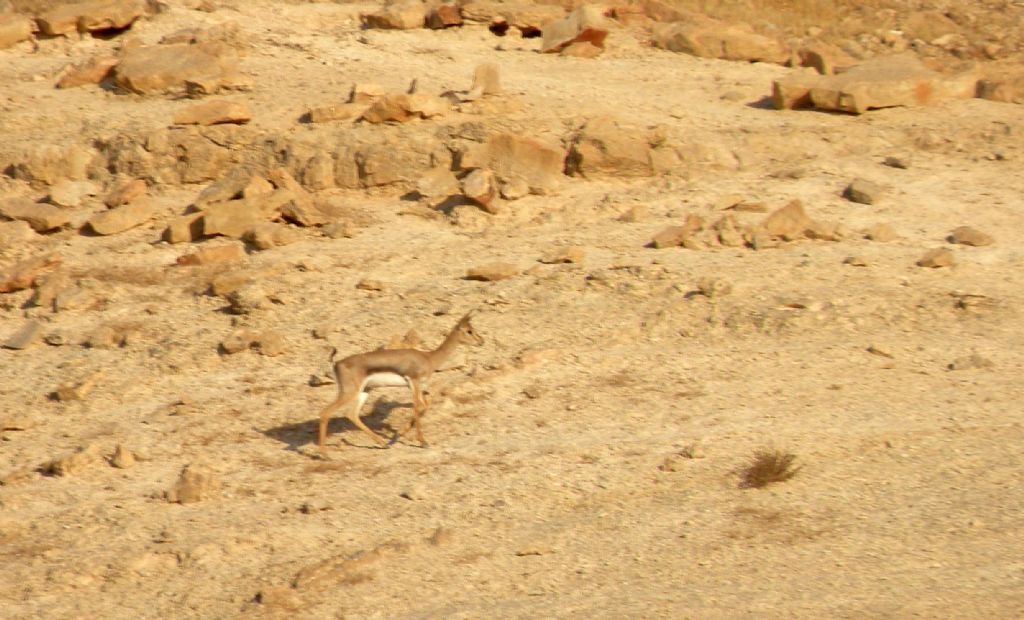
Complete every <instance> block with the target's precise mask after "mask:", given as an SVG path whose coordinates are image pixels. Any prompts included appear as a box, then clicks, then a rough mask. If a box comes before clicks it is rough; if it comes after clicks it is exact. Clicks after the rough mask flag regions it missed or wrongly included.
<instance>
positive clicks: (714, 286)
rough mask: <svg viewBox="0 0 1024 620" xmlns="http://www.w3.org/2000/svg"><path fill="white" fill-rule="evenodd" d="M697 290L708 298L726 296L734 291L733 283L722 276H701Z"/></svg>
mask: <svg viewBox="0 0 1024 620" xmlns="http://www.w3.org/2000/svg"><path fill="white" fill-rule="evenodd" d="M697 292H699V293H700V294H701V295H703V296H705V297H707V298H708V299H716V298H718V297H725V296H726V295H728V294H729V293H731V292H732V284H731V283H729V282H728V281H727V280H723V279H721V278H701V279H700V280H698V281H697Z"/></svg>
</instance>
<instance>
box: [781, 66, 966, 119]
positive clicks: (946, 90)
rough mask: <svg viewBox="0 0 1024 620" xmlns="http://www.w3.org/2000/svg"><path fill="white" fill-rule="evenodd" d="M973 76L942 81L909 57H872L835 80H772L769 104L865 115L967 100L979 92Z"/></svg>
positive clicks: (801, 75) (811, 76)
mask: <svg viewBox="0 0 1024 620" xmlns="http://www.w3.org/2000/svg"><path fill="white" fill-rule="evenodd" d="M977 83H978V77H977V75H976V74H975V73H974V72H973V71H968V72H964V73H960V74H957V75H953V76H943V75H941V74H939V73H936V72H935V71H932V70H930V69H928V68H927V67H925V66H924V65H923V64H922V63H921V61H920V60H918V59H917V58H916V57H915V56H913V55H910V54H898V55H895V56H886V57H882V58H873V59H871V60H868V61H866V62H863V63H861V64H859V65H856V66H854V67H852V68H851V69H850V70H849V71H846V72H844V73H841V74H839V75H817V74H812V73H795V74H793V75H790V76H787V77H784V78H782V79H779V80H775V82H774V83H773V84H772V100H773V103H774V104H775V107H776V108H777V109H779V110H785V109H797V108H816V109H819V110H832V111H837V112H851V113H854V114H863V113H864V112H867V111H868V110H873V109H878V108H891V107H896V106H923V105H932V104H935V103H938V102H940V101H945V100H948V99H969V98H971V97H974V96H975V94H976V91H977Z"/></svg>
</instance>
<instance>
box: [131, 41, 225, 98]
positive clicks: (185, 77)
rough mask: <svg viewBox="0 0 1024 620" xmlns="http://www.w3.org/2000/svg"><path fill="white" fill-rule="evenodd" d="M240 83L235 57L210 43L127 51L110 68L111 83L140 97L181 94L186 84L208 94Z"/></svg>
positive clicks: (145, 47)
mask: <svg viewBox="0 0 1024 620" xmlns="http://www.w3.org/2000/svg"><path fill="white" fill-rule="evenodd" d="M240 82H241V78H240V75H239V73H238V68H237V59H236V57H235V55H234V54H233V53H230V51H229V50H227V49H226V48H225V46H223V45H217V44H213V43H200V44H197V45H187V44H174V45H151V46H144V47H137V48H131V49H129V50H128V51H126V52H125V53H124V56H123V57H122V58H121V62H120V63H118V65H117V67H115V68H114V83H115V84H116V85H117V86H119V87H121V88H124V89H126V90H130V91H131V92H133V93H138V94H140V95H151V94H159V93H175V92H182V91H185V90H186V88H187V87H188V83H193V84H196V85H199V86H200V87H201V90H202V91H203V93H202V94H211V93H213V92H216V91H217V90H220V88H222V87H224V88H226V87H231V86H236V85H238V84H239V83H240Z"/></svg>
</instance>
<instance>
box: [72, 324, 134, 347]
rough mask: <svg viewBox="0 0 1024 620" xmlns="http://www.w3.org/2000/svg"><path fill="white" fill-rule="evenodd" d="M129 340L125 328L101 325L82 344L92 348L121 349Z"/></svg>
mask: <svg viewBox="0 0 1024 620" xmlns="http://www.w3.org/2000/svg"><path fill="white" fill-rule="evenodd" d="M126 342H128V334H127V332H126V330H125V329H123V328H119V327H115V326H112V325H101V326H100V327H98V328H96V329H94V330H93V331H92V332H91V333H90V334H89V335H88V336H87V337H86V339H85V341H84V342H82V344H83V345H84V346H85V347H87V348H90V349H119V348H121V347H123V346H124V345H125V343H126Z"/></svg>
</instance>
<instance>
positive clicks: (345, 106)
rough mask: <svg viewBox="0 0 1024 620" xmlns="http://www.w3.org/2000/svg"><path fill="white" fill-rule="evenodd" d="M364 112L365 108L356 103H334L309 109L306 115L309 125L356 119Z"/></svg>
mask: <svg viewBox="0 0 1024 620" xmlns="http://www.w3.org/2000/svg"><path fill="white" fill-rule="evenodd" d="M365 111H366V106H365V105H360V104H358V103H336V104H334V105H326V106H320V107H316V108H311V109H310V110H309V112H307V113H306V114H307V116H308V117H309V122H311V123H329V122H331V121H344V120H348V119H350V118H356V117H358V116H361V115H362V113H363V112H365Z"/></svg>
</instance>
